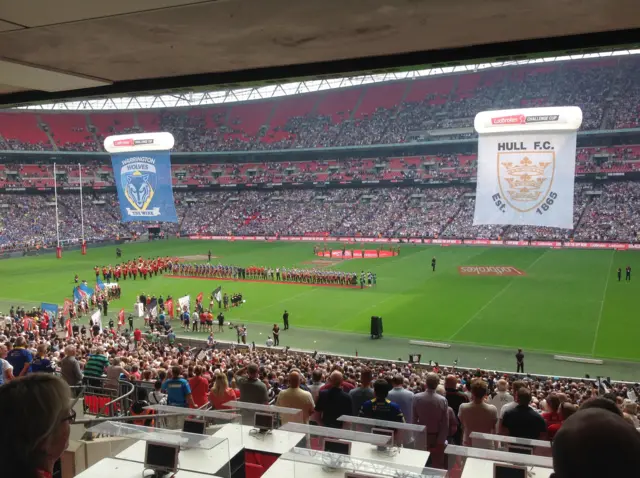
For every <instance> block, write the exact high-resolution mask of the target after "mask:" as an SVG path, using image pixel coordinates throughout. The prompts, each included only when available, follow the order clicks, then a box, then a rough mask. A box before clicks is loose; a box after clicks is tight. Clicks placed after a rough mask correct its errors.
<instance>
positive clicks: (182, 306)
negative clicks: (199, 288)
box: [178, 295, 191, 312]
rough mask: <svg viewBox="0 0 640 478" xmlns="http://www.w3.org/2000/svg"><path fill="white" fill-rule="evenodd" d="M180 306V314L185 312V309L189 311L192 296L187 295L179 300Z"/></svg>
mask: <svg viewBox="0 0 640 478" xmlns="http://www.w3.org/2000/svg"><path fill="white" fill-rule="evenodd" d="M178 305H179V306H180V312H184V309H185V307H186V308H187V310H190V309H191V296H190V295H185V296H184V297H180V298H179V299H178Z"/></svg>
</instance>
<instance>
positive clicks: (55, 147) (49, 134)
mask: <svg viewBox="0 0 640 478" xmlns="http://www.w3.org/2000/svg"><path fill="white" fill-rule="evenodd" d="M36 120H37V121H38V128H40V129H41V130H42V131H44V132H45V134H46V135H47V138H49V142H50V143H51V145H52V146H53V150H54V151H59V150H58V145H57V144H56V142H55V141H54V139H53V136H51V133H50V132H49V131H48V129H45V128H44V127H43V125H46V124H47V123H45V122H44V121H43V120H42V118H41V117H40V115H36Z"/></svg>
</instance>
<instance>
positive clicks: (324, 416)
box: [316, 370, 353, 428]
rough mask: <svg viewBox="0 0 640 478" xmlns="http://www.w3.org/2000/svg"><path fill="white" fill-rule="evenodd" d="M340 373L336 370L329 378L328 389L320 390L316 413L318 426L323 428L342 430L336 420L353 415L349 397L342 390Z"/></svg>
mask: <svg viewBox="0 0 640 478" xmlns="http://www.w3.org/2000/svg"><path fill="white" fill-rule="evenodd" d="M342 380H343V378H342V373H341V372H338V371H337V370H335V371H333V372H331V375H330V376H329V385H330V388H328V389H325V390H320V394H319V395H318V402H317V403H316V412H318V413H319V414H320V416H319V419H320V424H321V425H322V426H325V427H331V428H342V425H343V424H342V422H339V421H338V418H339V417H341V416H342V415H353V407H352V404H351V397H350V396H349V394H347V393H345V392H344V390H343V389H342Z"/></svg>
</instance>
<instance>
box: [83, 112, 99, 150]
mask: <svg viewBox="0 0 640 478" xmlns="http://www.w3.org/2000/svg"><path fill="white" fill-rule="evenodd" d="M84 117H85V123H86V125H87V132H89V133H91V137H92V138H93V140H94V141H95V143H96V145H97V147H98V151H102V142H101V141H100V140H99V139H98V135H97V134H96V127H95V126H93V124H91V119H90V118H89V115H88V114H85V115H84Z"/></svg>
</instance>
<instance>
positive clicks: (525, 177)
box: [473, 106, 582, 234]
mask: <svg viewBox="0 0 640 478" xmlns="http://www.w3.org/2000/svg"><path fill="white" fill-rule="evenodd" d="M581 123H582V111H581V110H580V108H578V107H576V106H559V107H555V106H554V107H542V108H522V109H515V110H502V111H483V112H481V113H478V114H477V115H476V117H475V120H474V127H475V130H476V131H477V132H478V175H477V178H476V192H475V199H474V202H475V204H474V212H473V225H474V226H480V225H489V226H494V225H496V226H502V225H517V226H539V227H557V228H562V229H572V228H573V221H574V214H573V209H574V208H573V202H574V183H575V163H576V142H577V131H578V129H579V128H580V125H581ZM492 231H493V232H492V233H495V234H500V231H501V229H500V228H496V229H493V230H492ZM563 234H566V233H563Z"/></svg>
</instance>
